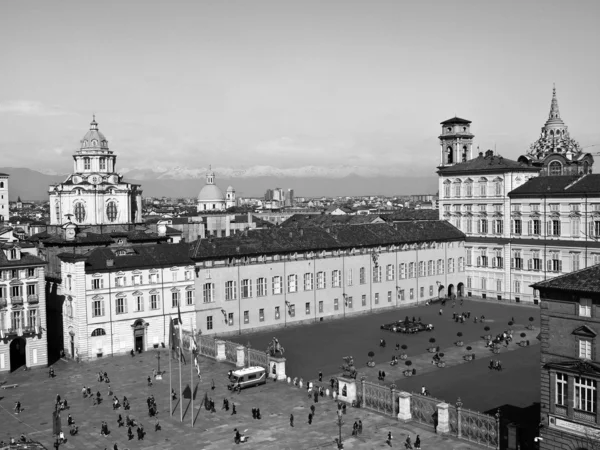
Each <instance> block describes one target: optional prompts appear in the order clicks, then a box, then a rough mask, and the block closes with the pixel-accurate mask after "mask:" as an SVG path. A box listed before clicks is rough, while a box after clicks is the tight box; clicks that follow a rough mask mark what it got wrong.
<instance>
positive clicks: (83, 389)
mask: <svg viewBox="0 0 600 450" xmlns="http://www.w3.org/2000/svg"><path fill="white" fill-rule="evenodd" d="M81 395H82V397H83V398H86V397H87V388H86V387H85V386H83V387H82V388H81Z"/></svg>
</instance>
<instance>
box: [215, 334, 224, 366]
mask: <svg viewBox="0 0 600 450" xmlns="http://www.w3.org/2000/svg"><path fill="white" fill-rule="evenodd" d="M215 343H216V344H217V361H225V359H226V358H225V341H221V340H220V339H217V340H216V341H215Z"/></svg>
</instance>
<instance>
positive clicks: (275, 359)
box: [269, 356, 287, 381]
mask: <svg viewBox="0 0 600 450" xmlns="http://www.w3.org/2000/svg"><path fill="white" fill-rule="evenodd" d="M269 378H271V379H272V380H277V381H279V380H285V379H286V378H287V377H286V375H285V358H284V357H283V356H269Z"/></svg>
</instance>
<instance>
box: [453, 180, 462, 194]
mask: <svg viewBox="0 0 600 450" xmlns="http://www.w3.org/2000/svg"><path fill="white" fill-rule="evenodd" d="M460 186H461V184H460V180H457V181H455V182H454V196H455V197H460Z"/></svg>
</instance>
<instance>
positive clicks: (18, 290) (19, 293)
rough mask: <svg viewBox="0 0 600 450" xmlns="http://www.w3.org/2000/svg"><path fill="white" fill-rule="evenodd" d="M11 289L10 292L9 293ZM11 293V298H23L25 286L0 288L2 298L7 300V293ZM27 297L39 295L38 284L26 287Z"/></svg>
mask: <svg viewBox="0 0 600 450" xmlns="http://www.w3.org/2000/svg"><path fill="white" fill-rule="evenodd" d="M9 289H10V291H9ZM8 292H10V297H11V298H14V297H23V285H18V286H10V287H8V288H7V286H0V298H2V299H5V298H8V297H7V293H8ZM26 292H27V296H30V295H37V284H28V285H26Z"/></svg>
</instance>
